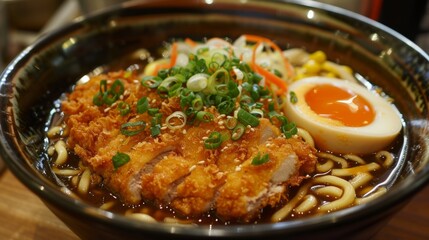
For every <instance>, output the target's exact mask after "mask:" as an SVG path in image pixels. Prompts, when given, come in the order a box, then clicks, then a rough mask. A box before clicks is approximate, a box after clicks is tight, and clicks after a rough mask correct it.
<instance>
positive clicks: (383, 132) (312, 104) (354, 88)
mask: <svg viewBox="0 0 429 240" xmlns="http://www.w3.org/2000/svg"><path fill="white" fill-rule="evenodd" d="M291 93H292V94H295V95H296V98H295V99H297V101H289V100H288V101H286V102H287V106H286V114H287V117H288V118H289V120H290V121H293V122H295V123H296V124H297V126H298V127H301V128H303V129H305V130H307V131H308V132H309V133H310V134H311V135H312V137H313V139H314V142H315V144H316V146H317V147H318V148H319V149H322V150H326V151H332V152H334V153H344V154H368V153H373V152H376V151H378V150H381V149H383V148H385V147H386V146H388V145H389V144H391V143H392V141H393V140H394V139H395V137H396V136H397V135H398V134H399V132H400V131H401V129H402V121H401V118H400V114H399V112H398V111H397V110H396V108H395V107H394V106H393V105H392V104H391V103H389V102H388V101H386V100H385V99H384V98H382V97H381V96H379V95H377V94H375V93H372V92H370V91H369V90H367V89H366V88H364V87H363V86H361V85H359V84H357V83H353V82H350V81H346V80H341V79H335V78H328V77H309V78H306V79H302V80H299V81H296V82H294V83H292V84H291V85H289V87H288V93H287V94H288V98H289V97H290V96H291Z"/></svg>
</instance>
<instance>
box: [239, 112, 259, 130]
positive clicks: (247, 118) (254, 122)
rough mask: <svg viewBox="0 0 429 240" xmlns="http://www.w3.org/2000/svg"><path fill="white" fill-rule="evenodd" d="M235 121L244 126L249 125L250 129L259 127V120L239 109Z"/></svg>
mask: <svg viewBox="0 0 429 240" xmlns="http://www.w3.org/2000/svg"><path fill="white" fill-rule="evenodd" d="M237 119H238V121H239V122H241V123H242V124H244V126H247V125H250V126H251V127H256V126H258V125H259V119H258V118H257V117H255V116H253V115H252V114H250V113H249V112H246V111H245V110H243V109H241V108H240V109H239V110H238V112H237Z"/></svg>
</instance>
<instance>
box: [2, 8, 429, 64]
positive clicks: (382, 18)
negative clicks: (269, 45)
mask: <svg viewBox="0 0 429 240" xmlns="http://www.w3.org/2000/svg"><path fill="white" fill-rule="evenodd" d="M207 1H209V0H207ZM242 1H246V0H242ZM309 1H310V0H309ZM121 2H122V1H121V0H0V70H2V69H3V68H4V67H5V66H6V65H7V63H8V62H10V61H11V60H12V59H13V58H14V57H15V56H16V55H17V54H18V53H19V52H20V51H22V50H23V48H25V47H26V46H28V45H29V44H30V43H32V42H33V41H34V40H36V39H37V38H38V37H40V36H41V35H42V34H44V33H46V32H49V31H51V30H53V29H55V28H58V27H61V26H63V25H65V24H68V23H70V22H72V21H73V20H74V19H76V18H78V17H80V16H85V15H88V14H91V13H93V12H95V11H99V10H102V9H103V8H106V7H108V6H113V5H115V4H120V3H121ZM319 2H324V3H327V4H332V5H336V6H338V7H341V8H345V9H348V10H351V11H354V12H356V13H359V14H362V15H365V16H367V17H369V18H372V19H374V20H376V21H379V22H381V23H383V24H385V25H387V26H389V27H391V28H393V29H394V30H396V31H398V32H400V33H401V34H403V35H404V36H406V37H407V38H409V39H410V40H412V41H414V42H416V43H417V44H418V45H420V46H421V47H422V48H423V49H424V50H425V51H427V52H429V11H428V9H429V5H428V4H427V0H407V1H389V0H319Z"/></svg>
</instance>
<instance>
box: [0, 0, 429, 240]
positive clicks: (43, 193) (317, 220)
mask: <svg viewBox="0 0 429 240" xmlns="http://www.w3.org/2000/svg"><path fill="white" fill-rule="evenodd" d="M177 2H180V1H177ZM194 2H201V1H194ZM216 2H222V1H221V0H220V1H217V0H216V1H213V3H216ZM249 2H255V1H249ZM269 2H272V3H279V4H282V3H287V4H298V5H303V6H307V7H312V8H315V9H317V10H323V11H328V12H331V11H335V13H336V14H339V15H344V16H345V17H348V18H353V19H356V20H358V21H360V22H363V23H365V24H371V25H373V26H374V27H376V28H379V29H380V30H381V31H384V32H386V33H387V34H390V35H392V36H394V37H395V38H397V39H399V40H400V41H401V42H403V43H405V44H406V45H408V46H409V47H411V48H412V49H414V50H415V51H416V52H417V53H419V54H420V55H421V56H423V58H424V59H426V60H427V61H428V62H429V55H428V54H427V53H426V52H424V51H423V50H422V49H421V48H420V47H418V46H417V45H416V44H415V43H413V42H412V41H410V40H409V39H407V38H405V37H404V36H402V35H401V34H399V33H397V32H396V31H394V30H392V29H390V28H389V27H387V26H384V25H382V24H380V23H378V22H376V21H374V20H371V19H369V18H366V17H364V16H361V15H359V14H356V13H354V12H351V11H348V10H345V9H342V8H338V7H334V6H330V5H326V4H323V3H319V2H314V1H312V2H307V1H303V0H290V1H287V0H286V1H276V0H270V1H269ZM139 4H140V3H139V2H138V1H131V3H125V4H121V5H120V6H116V7H111V8H108V9H106V10H103V11H100V12H97V13H95V14H92V15H89V16H87V17H85V18H80V19H78V20H77V21H76V22H73V23H71V24H70V25H68V26H65V27H63V28H61V29H58V30H54V31H53V32H51V33H48V34H46V35H44V36H42V37H41V38H39V39H38V40H36V41H35V42H34V43H33V44H31V45H30V46H28V47H27V48H26V49H25V50H23V51H22V52H21V53H20V54H19V55H18V56H17V57H16V58H15V59H14V60H12V61H11V63H10V64H9V65H8V66H7V67H6V68H5V70H4V72H3V73H2V74H1V75H0V88H1V94H0V103H1V104H2V105H5V104H4V103H6V102H7V101H9V99H8V96H4V95H3V94H2V93H3V90H4V89H5V88H11V87H12V86H11V85H10V82H9V81H10V80H11V79H12V78H13V75H14V74H16V72H17V71H19V69H20V68H21V67H22V66H23V65H25V63H26V62H27V61H28V60H29V59H30V58H31V57H30V55H31V54H32V53H33V52H37V51H38V49H39V48H41V47H43V46H45V45H47V44H49V42H50V41H52V40H55V39H56V38H57V37H60V36H62V35H63V34H66V33H69V32H73V30H75V29H80V28H82V27H84V26H85V25H86V24H93V23H94V22H95V21H96V20H97V19H99V18H103V17H105V16H107V15H109V14H111V13H112V12H117V11H124V10H126V9H128V8H132V7H134V6H136V5H139ZM0 121H1V126H0V127H1V128H0V133H1V135H2V138H0V143H1V147H0V153H1V156H2V157H3V159H4V161H5V163H6V165H7V167H8V168H9V169H10V171H11V172H12V173H13V174H14V175H15V176H16V177H17V178H18V179H19V180H20V181H21V182H22V183H24V185H25V186H26V187H27V188H29V189H30V190H31V191H32V192H34V193H35V194H36V195H38V196H39V197H40V198H42V200H43V201H46V202H47V203H48V204H53V205H58V206H60V207H61V208H64V209H67V210H68V211H72V212H74V213H77V214H79V215H82V216H87V217H88V216H90V217H91V218H92V219H93V220H95V221H99V222H104V223H108V224H111V225H114V224H119V225H121V226H122V227H124V228H128V229H139V230H146V231H151V232H159V233H166V234H170V233H174V234H179V235H184V236H203V235H204V236H208V235H209V236H228V237H231V236H232V237H234V236H242V234H243V233H246V234H248V235H253V236H254V235H255V234H258V235H260V236H269V235H271V234H276V233H278V232H284V231H285V229H287V230H288V231H291V232H290V233H294V232H300V231H301V230H305V229H308V228H309V227H310V228H312V229H316V228H324V227H327V226H329V225H331V224H333V223H337V222H351V221H355V220H356V219H358V218H360V217H362V216H369V215H371V213H374V212H377V211H384V210H387V209H388V208H389V207H390V206H391V205H395V204H397V203H399V202H401V201H403V200H404V199H406V198H408V196H410V195H411V194H413V193H415V192H417V191H419V190H420V189H422V188H423V187H424V186H425V185H426V184H427V183H429V174H428V172H429V166H425V168H424V169H422V171H420V172H418V173H417V174H416V175H414V176H413V177H412V179H407V181H405V182H404V183H403V184H400V185H399V186H398V187H397V188H395V189H392V190H391V191H389V192H388V193H387V194H386V195H385V196H382V197H380V198H378V199H375V200H373V201H371V202H369V203H367V204H365V205H360V206H355V207H353V208H349V209H344V210H341V211H338V212H335V213H331V214H326V215H323V216H320V217H310V218H304V219H298V220H291V221H286V222H278V223H261V224H257V225H249V224H240V225H228V226H216V225H214V226H205V225H199V226H197V227H192V228H191V229H192V231H189V229H190V227H189V226H177V225H174V226H172V225H169V224H159V223H145V224H141V221H138V220H132V219H129V218H126V217H124V216H121V215H119V214H114V213H111V212H108V211H105V210H101V209H99V208H96V207H93V206H90V205H89V204H86V203H84V202H82V201H80V200H76V199H73V198H70V197H68V196H67V195H65V194H63V193H62V192H61V191H59V190H58V188H54V187H53V186H54V184H52V183H51V182H49V181H48V180H47V179H42V178H40V177H39V176H38V175H35V174H34V172H35V170H34V169H33V171H31V170H29V169H27V168H26V167H24V166H22V165H20V164H18V162H19V160H18V159H19V157H20V156H19V155H18V154H17V153H16V152H15V151H14V149H13V147H12V146H11V145H10V143H9V142H8V141H7V140H6V138H4V137H3V136H4V133H5V132H7V130H6V131H5V129H4V128H5V126H6V124H7V120H5V119H1V120H0Z"/></svg>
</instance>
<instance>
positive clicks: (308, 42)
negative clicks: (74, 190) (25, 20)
mask: <svg viewBox="0 0 429 240" xmlns="http://www.w3.org/2000/svg"><path fill="white" fill-rule="evenodd" d="M243 33H249V34H257V35H262V36H265V37H268V38H271V39H273V40H274V41H276V42H277V43H279V45H280V46H281V47H283V48H287V47H303V48H305V49H307V50H308V51H315V50H319V49H321V50H323V51H325V52H326V53H327V55H328V56H329V57H330V59H331V60H333V61H339V62H340V63H342V64H347V65H349V66H352V67H353V69H354V70H355V71H356V72H357V73H358V74H359V75H360V76H362V77H364V78H365V79H367V80H369V81H370V82H371V83H373V84H375V85H377V86H380V87H382V88H383V90H384V91H385V92H386V93H387V94H388V95H390V96H392V97H394V98H395V104H396V106H397V107H398V109H399V111H400V112H401V113H402V114H403V117H404V126H405V127H404V138H403V139H402V141H403V143H404V145H403V146H404V147H403V148H402V150H403V151H402V153H401V155H400V158H401V159H402V160H403V161H404V163H403V164H402V165H401V169H400V171H399V172H398V175H397V176H396V177H397V180H396V183H395V184H394V185H393V186H392V187H391V188H390V190H389V191H388V192H387V194H385V195H383V196H382V197H380V198H378V199H376V200H374V201H372V202H370V203H368V204H364V205H360V206H357V207H353V208H349V209H345V210H341V211H338V212H335V213H331V214H326V215H323V216H318V217H311V218H307V219H302V220H292V221H288V222H280V223H272V224H258V225H238V226H237V225H234V226H192V227H191V226H181V225H166V224H152V223H142V222H139V221H137V220H130V219H128V218H125V217H123V216H120V215H116V214H112V213H110V212H106V211H102V210H99V209H97V208H95V207H91V206H89V205H87V204H86V203H84V202H81V201H79V200H75V199H73V198H70V197H68V196H66V195H65V194H63V193H62V192H61V191H60V190H59V187H58V185H57V184H56V183H55V182H54V181H52V178H51V174H50V171H49V168H47V166H48V164H47V162H46V158H44V157H43V156H44V154H43V151H44V150H43V145H44V142H43V141H44V137H45V131H46V126H45V122H46V121H47V119H48V116H49V114H50V112H49V111H50V109H52V108H53V107H54V105H53V104H54V100H55V99H58V98H59V97H60V95H61V94H62V93H64V92H66V91H68V90H69V89H70V87H71V86H72V85H73V84H74V83H75V82H76V81H77V80H78V79H80V78H81V77H82V76H84V75H85V74H86V73H88V72H90V71H92V70H93V69H95V68H97V67H99V66H102V65H105V64H108V66H112V65H111V64H112V63H115V64H113V65H114V66H119V67H121V66H120V65H116V63H117V62H118V60H120V59H123V57H124V56H127V55H129V54H131V53H132V52H134V51H135V50H137V49H140V48H147V49H153V48H154V47H158V46H159V45H160V43H162V42H163V41H166V40H171V39H173V38H185V37H191V38H193V39H203V38H204V37H215V36H216V37H222V38H223V37H228V38H231V39H235V38H236V37H238V36H239V35H241V34H243ZM119 62H120V61H119ZM109 64H110V65H109ZM0 80H1V82H0V83H1V86H0V107H1V111H0V123H1V124H0V127H1V128H0V131H1V136H0V141H1V154H2V157H3V158H4V160H5V161H6V164H7V165H8V167H9V168H10V170H11V171H12V172H13V173H14V174H15V175H16V177H17V178H18V179H19V180H21V181H22V182H23V183H24V184H25V185H26V186H27V187H28V188H29V189H31V190H32V191H33V192H34V193H35V194H37V195H38V196H39V197H40V198H41V199H42V200H43V201H44V203H45V204H46V205H47V206H48V207H49V208H50V209H51V210H52V211H53V212H54V213H55V214H56V215H57V216H58V217H59V218H60V219H62V220H63V221H64V222H65V223H66V224H67V225H68V226H69V227H70V228H71V229H72V230H73V231H74V232H75V233H76V234H77V235H78V236H80V237H82V238H84V239H206V238H222V239H224V238H230V239H295V238H300V239H302V238H313V239H339V238H341V237H346V238H347V239H366V238H368V237H370V236H372V235H373V234H374V233H375V231H376V230H378V229H379V228H380V227H381V226H382V225H383V224H384V223H385V222H386V221H387V219H388V217H389V216H391V215H392V214H395V212H397V211H398V209H400V208H401V207H402V206H403V205H404V204H406V203H407V201H408V199H410V198H411V197H412V196H413V195H414V194H415V193H416V192H417V191H418V190H420V189H421V188H422V187H423V186H424V185H425V184H426V183H427V182H428V180H429V164H428V160H429V152H428V139H429V122H428V112H429V105H428V104H429V103H428V98H429V57H428V55H427V54H425V53H424V52H423V51H422V50H421V49H419V48H418V47H417V46H416V45H414V44H413V43H412V42H410V41H409V40H407V39H405V38H404V37H402V36H401V35H399V34H398V33H396V32H394V31H392V30H391V29H389V28H387V27H385V26H382V25H380V24H378V23H376V22H374V21H371V20H369V19H367V18H364V17H362V16H359V15H356V14H353V13H351V12H347V11H344V10H340V9H337V8H333V7H328V6H325V5H320V4H316V3H314V2H313V3H305V4H304V3H302V2H297V1H292V2H289V1H283V2H279V1H263V2H262V1H261V2H257V1H251V0H249V1H237V2H231V1H218V0H214V1H196V0H195V1H177V0H176V1H145V2H144V3H130V4H126V5H124V6H122V7H120V8H115V9H110V10H109V11H107V12H102V13H100V14H97V15H94V16H90V17H88V18H87V19H83V20H79V21H77V22H76V23H73V24H72V25H70V26H67V27H65V28H63V29H61V30H59V31H56V32H54V33H52V34H49V35H47V36H44V37H42V38H41V39H40V40H38V41H37V42H36V43H34V44H33V45H31V46H30V47H29V48H27V49H26V50H25V51H23V52H22V53H21V54H20V55H19V56H18V57H17V58H16V59H15V60H14V61H13V62H12V63H10V65H9V66H8V67H7V68H6V69H5V71H4V72H3V74H2V75H1V79H0Z"/></svg>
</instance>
